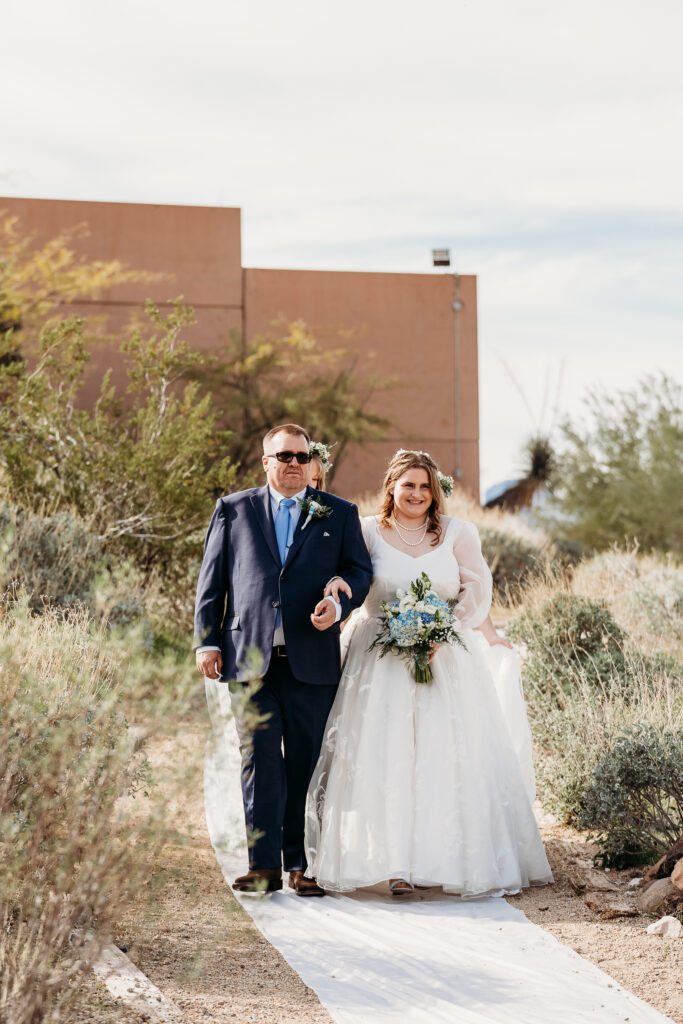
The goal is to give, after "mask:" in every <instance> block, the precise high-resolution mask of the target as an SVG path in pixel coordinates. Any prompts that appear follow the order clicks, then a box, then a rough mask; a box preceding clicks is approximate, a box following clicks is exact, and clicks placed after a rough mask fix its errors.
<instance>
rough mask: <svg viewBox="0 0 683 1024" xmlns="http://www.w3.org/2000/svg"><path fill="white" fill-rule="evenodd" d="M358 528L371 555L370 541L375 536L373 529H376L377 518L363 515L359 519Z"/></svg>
mask: <svg viewBox="0 0 683 1024" xmlns="http://www.w3.org/2000/svg"><path fill="white" fill-rule="evenodd" d="M360 528H361V530H362V531H363V540H364V541H365V546H366V548H367V549H368V551H369V552H370V555H371V556H372V542H373V540H374V537H375V530H376V529H377V520H376V519H375V517H374V516H363V517H362V518H361V521H360Z"/></svg>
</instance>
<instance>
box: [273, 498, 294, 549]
mask: <svg viewBox="0 0 683 1024" xmlns="http://www.w3.org/2000/svg"><path fill="white" fill-rule="evenodd" d="M293 504H294V498H282V500H281V501H280V507H279V508H278V510H277V515H276V516H275V538H276V540H277V548H278V551H279V552H280V561H281V562H282V564H283V565H284V564H285V555H286V554H287V548H288V547H289V546H290V544H291V543H292V537H293V535H294V520H293V519H292V516H291V514H290V511H289V510H290V508H291V507H292V505H293Z"/></svg>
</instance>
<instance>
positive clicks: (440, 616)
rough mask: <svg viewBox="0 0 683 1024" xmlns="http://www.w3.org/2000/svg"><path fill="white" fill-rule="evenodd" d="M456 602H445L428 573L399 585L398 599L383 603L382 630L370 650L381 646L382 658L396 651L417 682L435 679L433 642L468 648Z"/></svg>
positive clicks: (380, 653)
mask: <svg viewBox="0 0 683 1024" xmlns="http://www.w3.org/2000/svg"><path fill="white" fill-rule="evenodd" d="M455 605H456V601H445V600H444V599H443V598H441V597H439V596H438V594H436V593H435V591H434V590H432V581H431V580H430V578H429V576H428V575H427V573H426V572H423V573H422V574H421V575H420V577H419V578H418V579H416V580H413V582H412V583H411V584H410V588H409V590H407V591H405V590H402V589H401V588H399V589H398V590H397V591H396V600H395V601H391V602H389V601H384V602H382V611H381V613H380V616H379V618H380V623H381V625H380V629H379V632H378V634H377V636H376V637H375V639H374V640H373V642H372V643H371V644H370V647H369V648H368V650H370V651H373V650H375V649H376V648H379V656H380V658H384V657H385V655H387V654H397V655H399V657H401V658H403V659H404V660H405V661H407V662H408V664H409V666H410V668H411V671H412V673H413V677H414V679H415V682H416V683H430V682H431V681H432V679H433V676H432V670H431V666H430V664H429V659H430V656H431V654H432V651H433V648H434V644H455V645H456V646H460V647H462V648H464V649H465V650H467V648H466V647H465V643H464V641H463V639H462V637H461V636H460V633H459V632H458V628H457V626H458V622H457V619H456V617H455Z"/></svg>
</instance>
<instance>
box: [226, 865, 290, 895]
mask: <svg viewBox="0 0 683 1024" xmlns="http://www.w3.org/2000/svg"><path fill="white" fill-rule="evenodd" d="M232 887H233V889H237V891H238V892H277V891H278V890H279V889H281V888H282V870H281V869H280V868H249V870H248V871H247V873H246V875H240V877H239V878H236V879H235V881H234V882H233V883H232Z"/></svg>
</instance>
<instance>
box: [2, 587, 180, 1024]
mask: <svg viewBox="0 0 683 1024" xmlns="http://www.w3.org/2000/svg"><path fill="white" fill-rule="evenodd" d="M0 665H1V666H2V668H1V669H0V762H1V763H2V765H3V772H2V777H1V778H0V849H2V872H0V1019H2V1020H6V1021H11V1022H12V1024H39V1022H41V1021H48V1020H51V1021H53V1020H66V1019H69V1018H68V1015H67V1010H68V1006H69V1003H70V1000H71V998H72V996H73V989H74V978H75V976H76V974H77V972H78V971H79V969H80V968H81V966H82V965H83V964H87V962H88V960H89V958H91V957H92V956H95V955H97V952H98V950H99V948H101V943H102V942H103V941H105V939H106V935H107V933H108V930H110V929H111V927H112V926H113V924H114V923H115V921H116V919H117V916H118V914H119V913H120V912H121V910H122V908H123V906H124V905H125V904H126V902H127V901H128V899H129V898H130V897H132V896H134V895H135V893H136V891H137V890H138V889H139V888H140V886H141V885H142V881H143V879H144V878H145V877H147V875H148V873H149V870H150V865H151V863H153V859H154V856H155V851H156V850H157V849H158V844H159V843H160V842H161V841H163V839H164V826H163V824H162V822H163V810H164V809H163V807H161V806H158V804H157V802H156V801H155V800H153V799H148V798H147V796H146V795H143V794H142V793H141V792H140V790H141V787H144V789H145V790H146V791H147V792H152V793H153V790H150V788H149V782H150V779H149V773H148V767H147V764H146V761H145V759H144V750H138V749H136V742H135V741H134V739H133V738H132V735H131V732H130V730H129V726H128V720H127V717H126V714H125V712H126V709H130V710H132V711H133V713H135V714H139V715H141V717H142V719H143V720H144V722H145V726H146V728H147V729H148V731H149V732H150V734H152V735H154V733H155V731H157V730H158V729H159V727H160V723H163V726H164V731H165V733H170V732H172V730H173V723H174V721H175V720H176V719H175V717H174V710H175V709H182V707H183V706H186V705H185V704H184V701H185V700H186V695H187V692H189V690H188V688H187V686H186V684H185V683H183V681H182V673H181V672H180V671H179V668H178V665H177V663H174V664H173V666H172V672H171V671H169V668H170V666H169V665H168V664H167V663H166V660H165V659H164V658H163V657H162V658H155V659H154V660H152V659H145V658H144V652H141V651H140V647H139V643H138V641H137V636H136V634H135V633H130V632H129V633H128V635H127V636H126V637H125V638H122V637H118V636H117V635H116V634H115V633H112V632H111V631H110V630H106V629H105V628H104V626H103V625H102V624H100V625H98V624H97V623H96V622H94V621H93V619H92V618H91V617H90V616H89V615H88V613H87V611H86V610H84V609H81V610H80V611H78V610H72V611H71V612H70V614H69V615H68V616H66V617H65V616H64V615H63V614H61V613H60V612H59V611H58V610H49V609H47V610H45V611H44V612H43V614H41V615H39V616H37V615H32V614H31V613H30V610H29V608H28V601H27V599H25V598H24V599H19V600H16V601H14V602H12V603H11V604H10V605H7V604H5V605H3V606H0ZM171 686H172V687H173V688H174V691H175V692H173V693H171ZM136 793H137V794H138V799H137V800H134V799H133V797H134V796H135V794H136ZM88 932H91V933H92V934H93V935H94V938H93V940H92V944H91V945H88V947H87V949H86V948H85V947H84V939H85V937H86V934H87V933H88Z"/></svg>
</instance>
